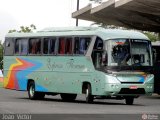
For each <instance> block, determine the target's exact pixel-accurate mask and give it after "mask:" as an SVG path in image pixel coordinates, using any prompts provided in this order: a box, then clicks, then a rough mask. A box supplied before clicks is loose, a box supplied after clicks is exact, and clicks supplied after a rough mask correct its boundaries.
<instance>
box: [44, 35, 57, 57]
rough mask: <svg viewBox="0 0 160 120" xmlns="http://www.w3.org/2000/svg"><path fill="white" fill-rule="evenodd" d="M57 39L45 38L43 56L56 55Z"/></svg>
mask: <svg viewBox="0 0 160 120" xmlns="http://www.w3.org/2000/svg"><path fill="white" fill-rule="evenodd" d="M55 43H56V39H55V38H45V39H44V40H43V54H55Z"/></svg>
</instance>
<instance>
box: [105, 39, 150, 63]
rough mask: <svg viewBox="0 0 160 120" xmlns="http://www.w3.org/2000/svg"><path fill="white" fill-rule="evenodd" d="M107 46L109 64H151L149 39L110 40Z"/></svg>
mask: <svg viewBox="0 0 160 120" xmlns="http://www.w3.org/2000/svg"><path fill="white" fill-rule="evenodd" d="M107 46H108V47H107V50H108V66H151V52H150V51H151V47H150V43H149V41H147V40H128V39H116V40H109V41H108V42H107Z"/></svg>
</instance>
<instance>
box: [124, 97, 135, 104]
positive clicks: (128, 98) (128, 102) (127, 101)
mask: <svg viewBox="0 0 160 120" xmlns="http://www.w3.org/2000/svg"><path fill="white" fill-rule="evenodd" d="M125 102H126V105H133V102H134V97H126V98H125Z"/></svg>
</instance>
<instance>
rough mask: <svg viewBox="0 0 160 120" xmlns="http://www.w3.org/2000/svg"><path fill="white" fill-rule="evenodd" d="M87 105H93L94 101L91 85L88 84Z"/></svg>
mask: <svg viewBox="0 0 160 120" xmlns="http://www.w3.org/2000/svg"><path fill="white" fill-rule="evenodd" d="M85 93H86V103H92V102H93V100H94V96H93V95H92V90H91V85H90V84H88V85H87V88H86V91H85Z"/></svg>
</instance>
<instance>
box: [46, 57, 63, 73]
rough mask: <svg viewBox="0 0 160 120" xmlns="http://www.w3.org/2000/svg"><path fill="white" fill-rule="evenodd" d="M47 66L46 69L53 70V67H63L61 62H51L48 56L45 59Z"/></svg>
mask: <svg viewBox="0 0 160 120" xmlns="http://www.w3.org/2000/svg"><path fill="white" fill-rule="evenodd" d="M47 67H48V69H49V70H52V71H53V70H54V69H57V68H58V69H60V68H63V65H62V64H60V63H58V64H57V63H55V62H54V63H51V59H50V58H48V60H47Z"/></svg>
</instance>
